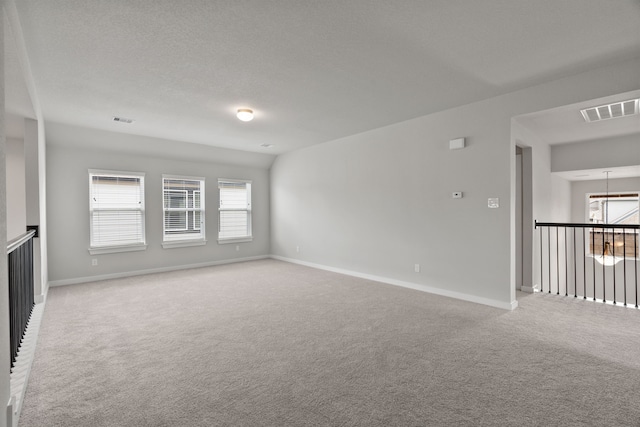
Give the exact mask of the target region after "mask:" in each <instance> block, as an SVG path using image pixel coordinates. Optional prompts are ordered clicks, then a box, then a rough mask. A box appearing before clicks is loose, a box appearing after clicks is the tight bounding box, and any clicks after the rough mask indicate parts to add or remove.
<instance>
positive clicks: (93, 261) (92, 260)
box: [91, 258, 98, 267]
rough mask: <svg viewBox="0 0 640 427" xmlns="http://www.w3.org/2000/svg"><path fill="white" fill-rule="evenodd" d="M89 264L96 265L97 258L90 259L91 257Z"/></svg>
mask: <svg viewBox="0 0 640 427" xmlns="http://www.w3.org/2000/svg"><path fill="white" fill-rule="evenodd" d="M91 265H92V266H94V267H95V266H96V265H98V258H92V259H91Z"/></svg>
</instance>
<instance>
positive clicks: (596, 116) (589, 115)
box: [580, 99, 638, 122]
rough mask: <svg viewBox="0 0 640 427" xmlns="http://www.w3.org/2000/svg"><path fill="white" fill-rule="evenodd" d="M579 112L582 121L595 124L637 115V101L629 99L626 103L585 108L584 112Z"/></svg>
mask: <svg viewBox="0 0 640 427" xmlns="http://www.w3.org/2000/svg"><path fill="white" fill-rule="evenodd" d="M580 112H581V113H582V117H584V120H585V121H587V122H597V121H600V120H607V119H616V118H618V117H626V116H632V115H634V114H638V99H630V100H628V101H622V102H616V103H613V104H607V105H599V106H597V107H591V108H585V109H584V110H580Z"/></svg>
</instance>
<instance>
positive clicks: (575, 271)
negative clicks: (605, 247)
mask: <svg viewBox="0 0 640 427" xmlns="http://www.w3.org/2000/svg"><path fill="white" fill-rule="evenodd" d="M576 245H577V243H576V229H575V228H574V229H573V297H574V298H578V266H577V257H576Z"/></svg>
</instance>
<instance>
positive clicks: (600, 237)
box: [587, 192, 640, 258]
mask: <svg viewBox="0 0 640 427" xmlns="http://www.w3.org/2000/svg"><path fill="white" fill-rule="evenodd" d="M587 205H588V208H587V220H588V221H589V223H590V224H594V228H593V229H591V231H590V232H589V236H588V238H589V249H588V254H596V255H599V254H603V255H612V256H618V257H620V256H625V257H627V258H633V257H634V256H636V255H637V254H638V253H640V248H639V247H638V246H637V245H638V244H640V239H638V236H637V234H638V230H634V229H621V228H617V229H613V228H609V229H608V228H606V226H605V227H604V228H598V227H596V226H595V225H596V224H615V225H635V224H640V209H639V208H640V202H639V197H638V193H636V192H633V193H618V194H589V195H588V196H587Z"/></svg>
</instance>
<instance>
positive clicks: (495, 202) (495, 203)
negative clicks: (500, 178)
mask: <svg viewBox="0 0 640 427" xmlns="http://www.w3.org/2000/svg"><path fill="white" fill-rule="evenodd" d="M487 205H488V206H489V207H490V208H491V209H495V208H499V207H500V199H499V198H497V197H496V198H492V197H489V200H488V203H487Z"/></svg>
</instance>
